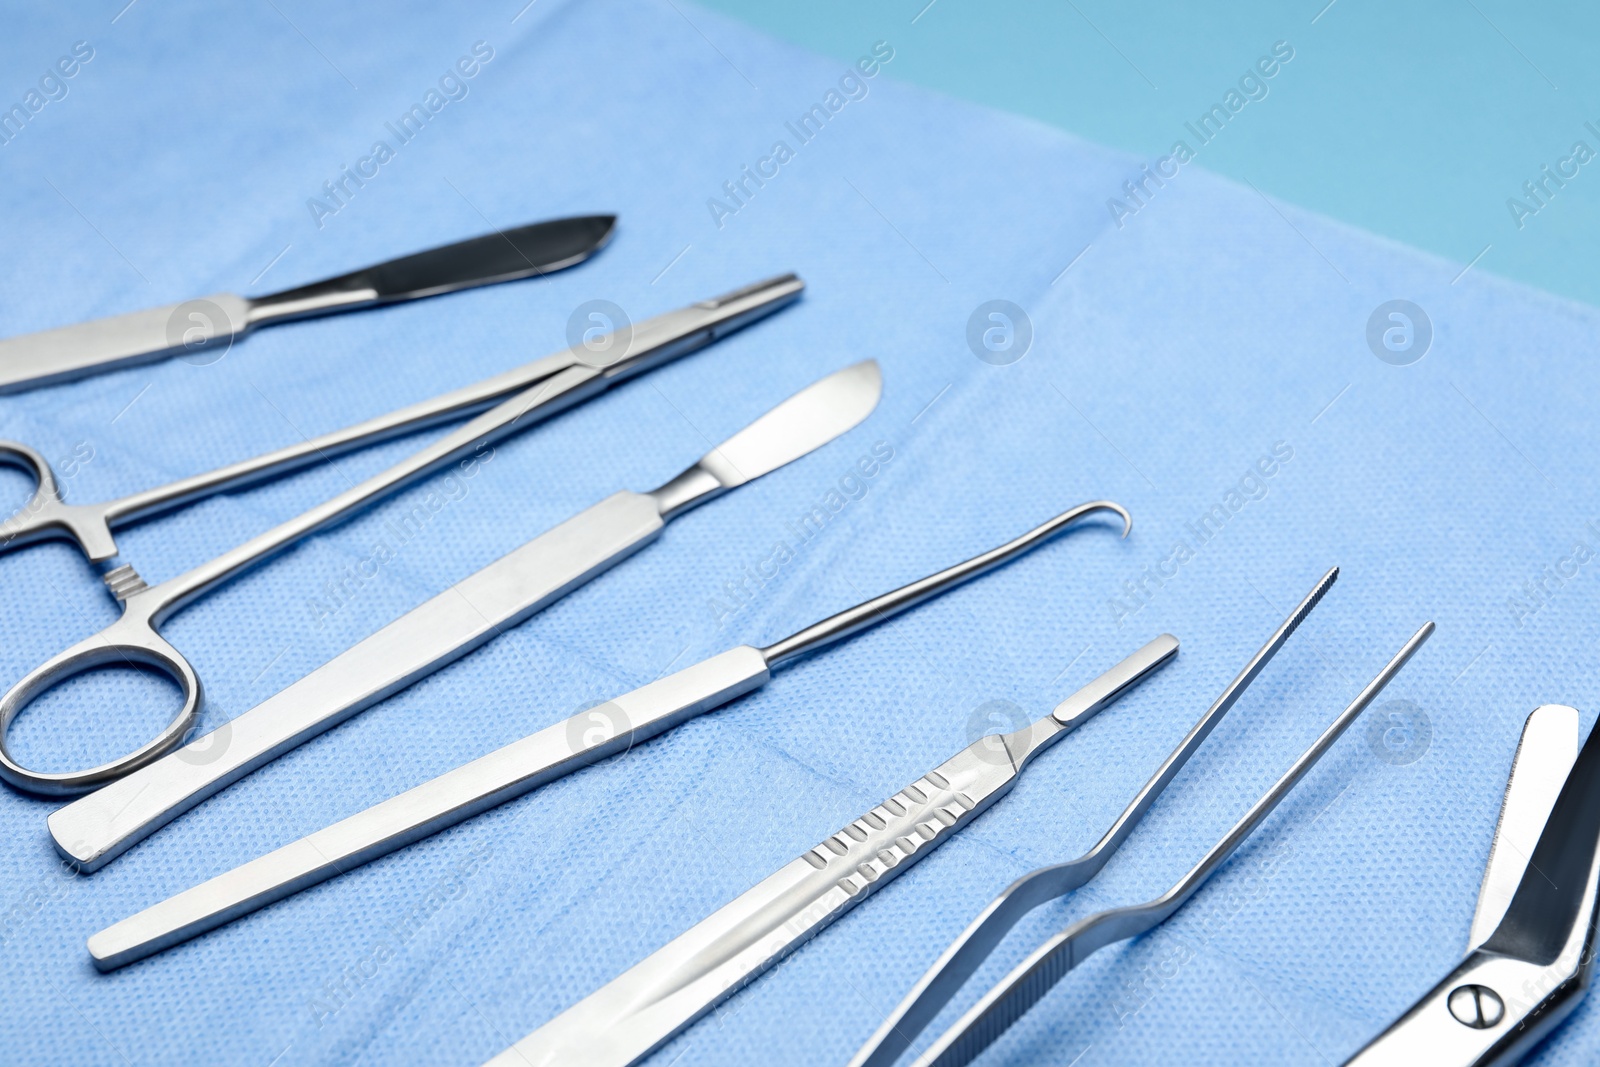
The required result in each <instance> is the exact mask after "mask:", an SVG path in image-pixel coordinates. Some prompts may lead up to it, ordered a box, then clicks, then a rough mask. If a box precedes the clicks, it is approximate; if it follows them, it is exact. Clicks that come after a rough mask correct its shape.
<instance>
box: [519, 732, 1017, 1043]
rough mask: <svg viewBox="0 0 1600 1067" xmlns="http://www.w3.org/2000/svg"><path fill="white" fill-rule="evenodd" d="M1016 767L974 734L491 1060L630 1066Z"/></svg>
mask: <svg viewBox="0 0 1600 1067" xmlns="http://www.w3.org/2000/svg"><path fill="white" fill-rule="evenodd" d="M1015 780H1016V771H1014V770H1013V769H1012V767H1011V763H1010V760H1009V759H1008V758H1007V757H1006V756H1005V755H1004V751H1003V749H1001V748H999V747H998V746H992V745H989V744H987V743H985V742H983V741H980V742H977V743H976V744H974V745H972V746H970V747H969V748H967V749H965V750H963V751H961V752H959V753H957V754H956V756H955V757H954V758H953V759H949V760H946V761H945V762H944V763H942V764H940V765H939V766H938V767H937V768H935V769H934V770H932V771H930V772H929V773H927V774H925V775H923V776H922V777H921V778H918V779H917V780H916V781H915V782H912V783H911V784H910V785H908V786H906V787H905V788H904V789H902V790H900V791H899V792H898V793H896V794H894V796H892V797H890V798H889V799H887V800H885V801H884V802H883V803H881V804H879V805H877V806H876V807H874V808H873V809H872V810H871V811H869V812H867V813H866V814H865V815H863V816H861V818H859V819H856V820H855V821H853V822H851V823H850V824H849V825H847V826H845V827H844V829H842V830H840V831H839V832H838V833H836V834H833V835H832V836H830V837H828V838H826V839H825V840H824V841H822V843H820V844H819V845H817V846H816V847H815V848H813V849H811V850H809V851H808V852H806V853H805V854H804V855H802V856H801V857H800V858H799V859H796V860H794V861H793V862H791V863H789V864H786V865H785V866H784V867H782V868H780V869H779V870H778V871H776V872H774V873H773V874H772V875H770V876H768V877H767V878H766V879H764V880H762V881H761V882H760V883H758V884H757V885H755V886H753V887H752V888H750V889H748V890H746V891H745V892H744V893H743V894H741V895H740V896H739V897H738V898H737V899H735V900H733V901H731V902H730V903H728V904H726V905H724V906H723V907H721V908H719V909H718V910H717V911H716V912H714V913H713V914H711V915H710V916H708V917H707V918H705V919H704V920H702V921H701V922H699V923H697V924H696V925H695V926H693V927H692V928H690V929H689V930H687V931H686V932H684V933H682V934H680V935H679V936H678V937H676V938H674V939H673V940H672V941H670V942H668V943H667V944H666V945H664V946H663V947H662V948H660V949H658V950H656V951H655V952H654V953H652V954H651V955H650V956H648V957H647V958H645V959H644V960H642V961H640V962H639V963H637V964H635V965H634V966H633V967H631V968H629V969H628V970H627V971H626V972H625V973H623V974H622V975H620V976H619V977H617V978H615V979H613V980H612V981H610V982H608V983H607V984H606V985H604V986H602V987H601V988H600V989H598V990H596V991H595V992H593V993H591V994H590V995H589V996H587V997H585V998H584V999H583V1000H581V1001H579V1002H578V1003H576V1004H574V1005H573V1006H572V1007H570V1008H568V1009H567V1010H566V1011H564V1012H562V1013H561V1014H560V1015H558V1016H556V1017H555V1018H554V1019H551V1020H550V1021H549V1022H547V1023H545V1024H544V1025H543V1026H541V1027H540V1028H539V1029H537V1030H535V1031H534V1032H533V1033H531V1034H529V1035H528V1036H527V1037H525V1038H523V1039H522V1040H521V1041H519V1042H517V1043H516V1045H514V1046H513V1047H511V1048H509V1049H507V1050H506V1051H504V1052H502V1053H501V1054H500V1055H499V1056H497V1057H495V1058H494V1059H493V1060H492V1061H490V1062H491V1065H492V1067H528V1065H530V1064H532V1065H535V1067H556V1065H558V1064H559V1065H563V1067H565V1065H571V1067H580V1065H581V1067H628V1065H630V1064H634V1063H637V1062H638V1061H639V1060H641V1059H643V1058H644V1057H645V1056H648V1055H649V1054H650V1053H652V1052H654V1051H655V1050H656V1049H658V1048H660V1047H661V1046H662V1045H664V1044H666V1042H668V1041H670V1040H671V1039H672V1038H673V1037H674V1036H675V1035H677V1034H679V1033H681V1032H682V1031H683V1030H685V1029H686V1028H688V1027H689V1026H690V1025H691V1024H692V1023H693V1022H694V1021H695V1020H696V1019H698V1018H700V1016H702V1015H704V1014H705V1013H706V1012H708V1011H710V1010H711V1009H712V1008H714V1007H716V1006H717V1005H718V1004H720V1003H722V1001H724V1000H726V999H727V998H728V997H730V996H732V995H733V994H735V993H737V992H738V991H739V990H741V989H743V988H744V987H745V986H746V985H748V984H749V983H750V982H752V981H754V980H755V979H756V978H758V977H759V976H760V975H761V974H762V973H764V972H765V971H766V970H767V969H768V968H770V967H772V966H773V965H774V964H776V963H777V962H778V961H779V960H781V959H783V958H784V957H785V956H787V955H788V954H789V953H790V952H792V951H793V950H794V949H796V948H798V947H799V946H800V945H803V944H804V943H805V942H806V941H808V940H810V939H811V938H812V937H814V936H815V935H816V934H817V933H818V932H820V931H821V930H823V929H824V928H825V927H827V925H828V924H829V923H831V922H833V920H834V919H836V918H838V917H839V916H840V915H842V914H844V913H845V912H846V911H849V910H850V909H851V908H852V907H854V906H855V905H857V904H859V903H860V902H861V901H863V900H865V899H866V898H867V897H868V896H870V895H871V894H872V893H873V892H875V891H876V890H877V889H879V888H881V887H882V886H883V885H885V884H886V883H887V882H888V881H889V879H891V878H893V877H894V876H895V875H896V874H899V873H900V872H901V871H903V870H905V869H906V868H907V867H909V866H910V865H911V864H912V863H914V862H915V861H916V860H918V859H920V858H922V857H923V856H925V855H927V854H928V852H929V851H931V850H932V849H933V847H934V846H936V845H938V844H940V843H942V842H943V841H945V840H946V839H947V838H948V837H949V836H950V835H951V833H953V832H954V831H956V830H958V829H960V828H961V827H962V826H965V825H966V824H967V823H968V822H970V821H971V820H972V819H973V818H974V817H975V816H977V815H978V814H979V813H981V812H982V811H984V810H985V809H986V808H987V807H988V806H989V805H990V804H992V803H993V802H994V801H995V800H997V799H999V797H1001V796H1003V795H1004V794H1005V792H1006V790H1007V789H1008V788H1010V786H1011V784H1012V783H1013V782H1014V781H1015Z"/></svg>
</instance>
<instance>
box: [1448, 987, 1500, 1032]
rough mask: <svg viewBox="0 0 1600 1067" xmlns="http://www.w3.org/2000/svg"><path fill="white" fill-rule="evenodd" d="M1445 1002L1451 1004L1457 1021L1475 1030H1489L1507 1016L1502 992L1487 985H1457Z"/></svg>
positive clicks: (1451, 1009)
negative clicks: (1497, 991) (1501, 996)
mask: <svg viewBox="0 0 1600 1067" xmlns="http://www.w3.org/2000/svg"><path fill="white" fill-rule="evenodd" d="M1445 1003H1446V1004H1448V1005H1449V1006H1450V1014H1451V1015H1453V1016H1455V1019H1456V1022H1458V1023H1460V1024H1461V1025H1462V1026H1470V1027H1472V1028H1473V1029H1474V1030H1487V1029H1489V1027H1491V1026H1495V1025H1496V1024H1498V1023H1499V1022H1500V1020H1501V1019H1504V1018H1505V1016H1506V1006H1505V1002H1504V1001H1502V1000H1501V999H1500V994H1499V993H1496V992H1495V991H1494V990H1492V989H1490V988H1489V987H1488V986H1486V985H1460V986H1456V987H1455V988H1454V989H1452V990H1450V996H1449V998H1448V999H1447V1000H1446V1001H1445Z"/></svg>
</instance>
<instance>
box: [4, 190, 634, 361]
mask: <svg viewBox="0 0 1600 1067" xmlns="http://www.w3.org/2000/svg"><path fill="white" fill-rule="evenodd" d="M616 222H617V218H616V216H615V215H584V216H576V217H573V218H566V219H552V220H550V221H548V222H537V223H534V224H533V225H531V226H519V227H517V228H516V229H511V230H504V231H500V232H497V233H491V234H485V235H484V236H482V237H474V238H472V239H471V240H467V241H460V242H458V243H456V244H451V245H445V246H443V247H440V248H433V249H429V250H428V251H426V252H417V253H414V254H412V255H409V256H402V257H401V258H399V259H391V260H388V261H387V262H384V263H378V264H375V265H373V266H370V267H365V268H363V269H361V270H358V271H352V272H351V273H349V274H342V275H340V276H339V277H337V278H326V279H324V280H322V281H320V282H312V283H311V284H310V285H302V286H299V287H297V288H294V289H286V290H284V291H283V292H281V293H271V294H269V295H267V296H258V297H252V298H246V297H242V296H235V295H234V294H233V293H217V294H214V295H212V296H208V297H202V298H200V299H197V300H186V301H184V302H183V303H181V304H169V305H167V306H166V307H158V308H150V309H148V310H146V311H135V312H132V313H131V314H127V315H117V316H114V317H112V318H107V319H95V320H93V321H91V322H84V323H79V324H78V325H75V326H62V327H60V328H58V329H54V330H42V331H40V332H38V333H29V334H23V335H21V336H18V337H8V338H5V339H4V340H0V393H10V392H17V391H19V390H23V389H33V388H37V387H38V386H41V385H50V384H53V383H55V382H64V381H72V380H74V379H77V378H85V377H88V376H89V375H91V374H99V373H101V372H103V371H108V370H116V369H119V368H122V367H128V366H132V365H134V364H137V363H148V362H150V361H151V360H156V359H161V358H162V357H164V356H169V355H173V354H175V353H177V352H187V353H191V354H196V355H198V354H199V353H201V352H202V351H204V350H206V349H212V350H215V349H219V348H223V347H224V346H226V345H228V344H230V343H232V341H233V339H234V338H236V337H242V336H244V334H246V333H248V332H249V331H251V330H253V329H255V328H256V327H258V326H270V325H272V324H274V323H279V322H288V321H289V320H291V319H302V318H307V317H309V316H312V315H328V314H332V313H334V312H338V311H354V310H356V309H358V308H367V307H374V306H376V305H379V304H395V303H399V302H401V301H403V300H417V299H419V298H421V297H425V296H437V295H439V294H441V293H452V292H455V291H456V290H458V289H470V288H473V287H474V286H479V285H491V284H493V283H495V282H509V281H514V280H516V279H518V278H528V277H532V276H533V275H535V274H539V275H543V274H549V273H550V272H552V271H557V270H561V269H562V268H563V267H570V266H573V265H574V264H577V263H582V262H583V261H584V260H586V259H588V258H589V257H590V256H592V255H594V253H595V252H597V251H599V250H600V249H601V248H603V247H604V246H605V244H606V242H607V241H608V240H609V239H610V238H611V233H612V230H613V229H614V228H615V226H616ZM206 358H208V359H211V358H216V357H215V356H210V355H207V357H206Z"/></svg>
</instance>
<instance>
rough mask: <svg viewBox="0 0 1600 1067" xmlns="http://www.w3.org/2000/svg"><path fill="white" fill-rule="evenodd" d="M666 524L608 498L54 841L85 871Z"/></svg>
mask: <svg viewBox="0 0 1600 1067" xmlns="http://www.w3.org/2000/svg"><path fill="white" fill-rule="evenodd" d="M662 526H663V520H662V518H661V514H660V506H659V504H658V503H657V502H656V500H655V499H654V498H653V497H651V496H649V495H646V494H642V493H632V492H621V493H616V494H614V495H613V496H610V497H607V498H606V499H605V500H602V501H601V502H600V503H598V504H596V505H594V506H593V507H591V508H589V509H587V510H585V511H582V512H580V513H578V514H577V515H575V516H573V517H572V518H570V519H568V520H567V521H566V522H563V523H562V524H561V525H559V526H556V527H555V528H553V529H551V530H548V531H546V532H545V533H543V534H541V535H539V536H538V537H536V538H534V539H533V540H532V541H529V542H528V543H527V544H525V545H523V546H522V547H521V548H518V549H516V550H514V551H512V552H510V553H509V554H507V555H505V556H502V557H501V558H500V559H498V560H496V561H495V562H493V563H491V564H489V565H488V566H487V567H484V568H483V569H482V570H480V571H478V572H477V573H476V574H473V575H471V576H470V577H468V578H465V579H463V580H462V581H461V582H459V583H457V584H456V585H454V586H452V587H450V588H449V589H447V590H445V591H444V592H442V593H440V594H439V595H438V596H435V597H434V598H433V599H431V600H429V601H426V602H425V603H423V604H421V605H419V606H418V607H416V608H413V609H412V610H411V611H410V612H408V613H406V614H405V615H402V616H401V617H400V618H398V619H396V620H395V621H394V622H391V623H390V624H389V625H387V626H385V627H384V628H383V629H381V630H379V631H378V632H376V633H374V634H372V635H371V636H370V637H368V638H366V639H365V640H363V641H361V642H360V643H359V644H357V645H355V646H354V647H352V648H350V649H348V650H346V651H345V652H343V653H341V654H340V655H338V656H336V657H335V658H333V659H332V660H330V661H328V662H327V663H325V664H323V665H322V666H321V667H319V668H317V669H316V670H315V671H312V672H311V673H310V674H308V675H306V677H304V678H302V679H300V680H299V681H298V682H295V683H294V684H293V685H291V686H289V687H288V688H287V689H285V690H283V691H282V692H280V693H278V694H277V695H275V696H273V697H270V698H268V699H267V700H266V701H264V702H263V703H261V704H258V705H257V706H256V707H254V708H252V709H251V710H249V711H247V712H245V713H243V714H242V715H238V716H236V717H235V718H233V719H232V720H230V721H229V722H226V723H224V724H223V725H221V726H219V727H218V728H217V729H215V730H213V731H212V732H211V733H209V734H206V735H205V736H204V737H201V738H198V739H197V740H195V741H193V742H191V743H189V744H188V745H185V746H184V747H183V748H180V749H178V750H176V751H174V752H172V753H170V754H168V755H167V756H164V757H162V758H161V759H159V760H156V761H155V762H154V763H151V764H148V765H146V766H144V767H142V768H140V769H139V770H137V771H135V772H133V773H132V774H130V775H128V776H127V777H125V778H122V779H119V780H118V781H116V782H113V783H112V784H110V785H108V786H106V787H104V788H102V789H100V790H98V791H96V792H94V793H90V794H89V795H88V796H85V797H82V798H80V799H78V800H76V801H74V802H73V803H71V804H68V805H67V806H66V807H64V808H61V809H60V810H58V811H56V812H54V813H53V814H52V815H51V816H50V818H49V825H50V835H51V836H52V837H53V838H54V839H55V843H56V848H57V849H58V850H59V851H60V852H61V854H62V855H63V856H65V857H66V858H67V859H69V860H72V861H74V862H76V863H77V864H79V865H80V866H81V869H82V870H85V871H92V870H95V869H97V868H99V867H100V866H102V865H103V864H105V863H107V862H109V861H110V860H112V859H115V858H116V857H117V856H118V855H120V854H121V853H122V852H123V851H124V850H125V849H127V848H128V847H130V846H132V845H134V844H136V843H137V842H139V841H140V840H142V839H143V838H144V837H146V836H148V835H149V834H151V833H153V832H154V831H155V830H157V829H159V828H160V827H162V826H164V825H166V824H167V823H168V822H170V821H172V820H173V819H174V818H176V817H177V816H179V815H181V814H182V813H184V812H185V811H188V810H189V809H190V808H192V807H194V806H195V805H196V804H198V803H200V802H201V801H202V800H205V799H206V798H207V797H209V796H211V795H212V794H213V793H216V792H217V791H218V790H221V789H224V788H226V787H227V786H229V785H231V784H232V783H233V782H236V781H238V780H239V779H240V778H242V777H244V776H245V775H247V774H249V773H250V772H251V771H253V770H255V769H256V768H257V767H260V766H261V765H263V764H265V763H267V762H269V761H270V760H272V759H274V758H276V757H277V756H279V755H281V754H282V753H284V752H287V751H288V750H289V749H291V748H293V747H295V746H296V745H298V744H300V743H301V742H303V741H306V740H309V739H310V738H312V737H315V736H316V735H317V734H319V733H321V732H322V731H324V730H327V729H329V728H331V727H333V726H336V725H338V724H339V723H341V722H343V721H344V720H345V719H347V718H349V717H350V716H351V715H354V714H356V713H357V712H359V711H362V710H363V709H365V708H367V707H369V706H371V705H372V704H375V703H377V702H378V701H380V700H383V699H384V698H385V697H387V696H389V695H390V694H392V693H395V692H397V691H399V690H401V689H403V688H405V687H406V686H408V685H410V684H411V683H412V682H414V681H416V680H417V679H419V678H422V677H423V676H425V675H427V674H429V673H431V672H433V671H434V670H437V669H438V668H439V667H442V666H443V665H445V664H446V663H449V662H450V661H452V660H454V659H457V658H459V657H460V656H463V655H465V654H466V653H468V652H470V651H472V650H473V649H474V648H477V647H478V646H479V645H481V644H483V643H484V642H485V641H488V640H489V639H490V638H492V637H494V636H495V635H496V634H498V633H500V632H501V631H502V630H504V629H506V628H507V627H511V626H515V625H517V624H518V623H519V622H521V621H522V620H524V619H526V618H527V617H528V616H530V615H532V614H533V613H535V612H537V611H539V610H540V609H542V608H544V607H545V606H547V605H548V604H550V603H552V602H554V601H555V600H558V599H560V598H561V597H562V596H564V595H565V594H566V593H568V592H570V591H571V590H573V589H575V588H577V587H578V586H580V585H582V584H583V583H585V582H587V581H588V580H589V579H590V578H593V577H594V576H595V575H597V574H600V573H601V572H602V571H605V570H606V569H608V568H609V567H611V566H613V565H615V564H616V563H618V562H619V561H621V560H623V559H625V558H626V557H628V556H629V555H631V554H632V553H634V552H635V551H637V550H638V549H640V548H642V547H644V546H645V545H647V544H649V543H650V542H651V541H653V540H655V538H656V537H657V536H658V535H659V534H660V533H661V529H662Z"/></svg>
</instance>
